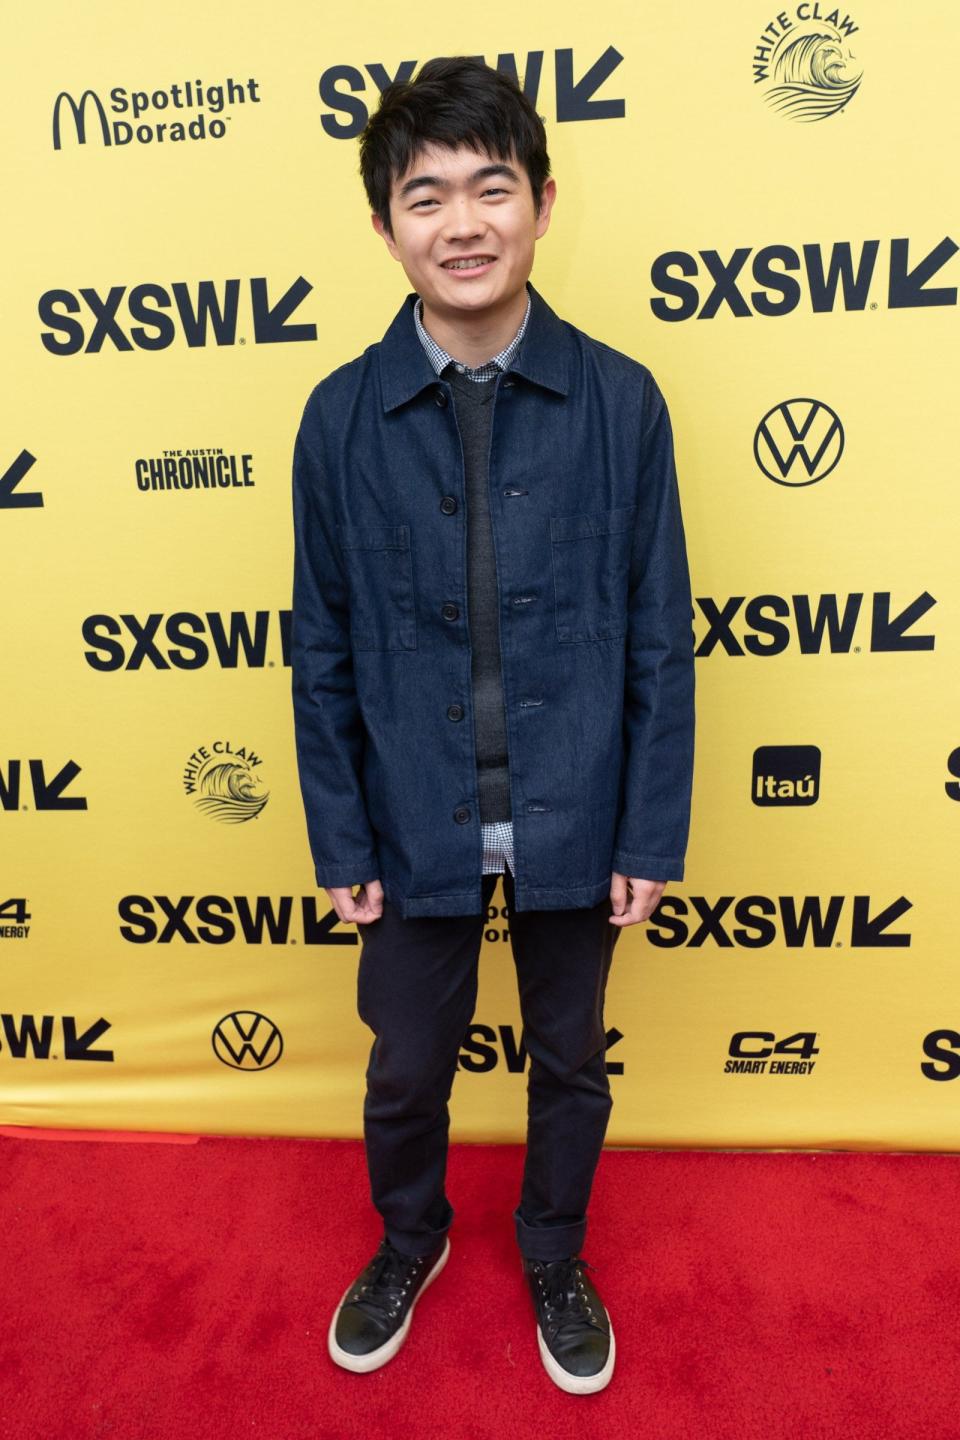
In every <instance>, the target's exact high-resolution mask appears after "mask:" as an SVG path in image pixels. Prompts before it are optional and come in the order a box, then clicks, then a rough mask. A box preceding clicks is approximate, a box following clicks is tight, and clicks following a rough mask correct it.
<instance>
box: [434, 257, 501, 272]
mask: <svg viewBox="0 0 960 1440" xmlns="http://www.w3.org/2000/svg"><path fill="white" fill-rule="evenodd" d="M496 258H497V257H496V255H468V256H464V258H463V259H462V260H444V262H443V266H442V268H443V269H444V270H476V269H478V268H479V267H480V266H481V265H490V264H492V262H493V261H494V260H496Z"/></svg>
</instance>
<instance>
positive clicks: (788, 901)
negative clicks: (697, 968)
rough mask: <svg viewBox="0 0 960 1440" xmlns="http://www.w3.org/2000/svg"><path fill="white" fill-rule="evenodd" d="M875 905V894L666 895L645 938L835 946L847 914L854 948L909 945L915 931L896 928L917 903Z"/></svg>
mask: <svg viewBox="0 0 960 1440" xmlns="http://www.w3.org/2000/svg"><path fill="white" fill-rule="evenodd" d="M848 901H849V902H850V903H849V904H848ZM872 905H873V901H872V899H871V897H870V896H869V895H854V896H852V897H851V896H848V895H828V896H824V895H800V896H797V895H741V896H736V895H719V896H717V898H716V899H711V898H710V897H709V896H707V895H688V896H683V895H664V896H663V898H662V899H661V900H660V903H659V904H658V906H657V908H656V909H655V910H654V912H653V914H652V915H651V917H650V919H649V920H648V922H647V925H646V927H645V930H644V938H645V939H646V941H647V943H648V944H650V945H655V946H657V948H658V949H664V950H671V949H675V948H676V947H677V946H680V945H686V946H690V947H691V948H692V949H699V948H700V947H701V946H703V945H706V944H707V943H708V942H712V943H713V944H714V945H716V946H718V947H719V948H721V949H725V950H729V949H732V948H733V947H734V946H742V947H743V948H744V949H747V950H759V949H763V948H765V947H766V946H768V945H775V944H782V945H786V946H787V947H788V949H799V948H801V947H803V946H812V947H814V948H817V949H825V950H829V949H832V948H833V947H834V946H837V945H842V944H843V943H844V942H843V941H842V940H840V939H839V938H838V936H839V934H840V933H842V932H841V930H840V922H841V920H842V918H843V916H844V914H845V913H846V914H848V915H849V917H850V930H849V935H850V940H849V944H850V947H851V949H854V950H883V949H905V948H907V947H908V946H909V945H910V942H911V938H912V937H911V934H910V932H909V931H906V930H902V931H892V932H891V926H893V925H895V924H896V923H897V921H898V920H900V919H901V917H902V916H904V915H905V914H906V913H907V911H908V910H911V909H912V908H913V905H912V902H911V901H910V900H908V899H907V897H906V896H905V895H901V896H899V897H898V899H896V900H894V901H893V902H892V903H891V904H889V905H886V906H884V907H883V908H882V909H879V910H875V911H874V912H873V913H871V907H872Z"/></svg>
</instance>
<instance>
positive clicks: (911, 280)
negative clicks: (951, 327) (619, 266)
mask: <svg viewBox="0 0 960 1440" xmlns="http://www.w3.org/2000/svg"><path fill="white" fill-rule="evenodd" d="M911 243H912V242H911V241H910V240H909V239H897V240H891V241H890V243H889V250H885V251H884V262H883V267H878V264H877V261H878V259H879V256H880V241H879V240H864V241H862V242H860V244H859V246H858V247H857V250H856V253H855V251H854V246H853V245H852V244H851V242H850V241H849V240H838V241H835V242H834V244H833V245H832V246H830V248H829V250H827V249H826V247H824V246H822V245H803V246H802V247H801V251H802V259H801V253H800V251H797V250H796V249H795V248H794V247H793V246H792V245H764V246H763V247H762V248H761V249H759V250H757V251H754V250H753V248H752V247H751V246H749V245H743V246H740V247H739V248H738V249H736V250H734V252H733V254H732V255H729V256H726V257H724V256H723V255H721V254H720V252H719V251H718V250H698V251H697V252H696V254H692V253H690V252H689V251H687V250H666V251H664V253H663V254H662V255H658V256H657V258H656V259H655V260H654V262H653V264H652V266H651V268H650V275H651V279H652V280H653V284H654V286H655V287H656V289H657V290H659V291H660V295H659V296H657V297H655V298H654V299H652V300H651V301H650V309H651V310H652V311H653V313H654V315H655V316H656V317H657V319H658V320H666V321H671V322H672V321H677V320H692V319H693V318H694V317H696V319H698V320H713V319H715V318H716V316H717V315H719V314H720V313H721V312H723V313H725V314H728V315H733V316H736V317H737V318H738V319H748V318H750V317H751V316H754V315H761V316H769V317H776V316H780V315H790V314H792V313H793V312H794V311H795V310H797V309H798V308H799V306H800V302H801V300H802V299H804V297H806V299H807V302H808V304H809V307H810V309H811V310H812V311H813V313H814V314H815V315H823V314H829V313H830V312H832V311H834V310H866V309H867V308H868V306H869V308H870V309H871V310H876V309H877V305H878V302H877V301H872V300H871V299H870V296H871V293H873V289H874V288H875V287H874V275H875V274H876V276H877V279H878V282H879V284H880V285H881V286H882V289H881V290H880V292H879V293H880V294H881V295H882V297H883V299H884V300H885V302H886V306H887V309H888V310H906V309H919V308H923V307H924V306H929V305H956V303H957V287H956V286H955V285H930V284H929V283H928V282H929V281H931V280H932V279H933V278H934V276H936V275H937V274H938V273H939V272H940V271H941V270H942V269H943V267H944V266H945V265H946V264H947V262H948V261H949V260H952V258H953V256H954V255H955V254H956V253H957V250H958V249H960V246H958V245H957V243H956V241H955V240H951V238H950V236H949V235H945V236H944V237H943V239H942V240H940V241H938V242H937V244H936V245H934V246H933V248H932V249H931V250H928V251H927V252H926V253H925V254H921V255H920V256H919V257H918V256H917V253H916V247H914V253H913V255H912V256H911V254H910V247H911ZM751 256H752V257H753V259H752V261H750V257H751ZM748 261H750V265H749V268H748V267H747V262H748ZM661 297H667V298H661Z"/></svg>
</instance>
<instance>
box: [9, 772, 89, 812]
mask: <svg viewBox="0 0 960 1440" xmlns="http://www.w3.org/2000/svg"><path fill="white" fill-rule="evenodd" d="M27 768H28V770H29V773H30V790H31V792H32V795H33V808H34V810H86V808H87V799H86V796H85V795H65V794H64V791H65V790H66V788H67V786H68V785H70V784H71V783H72V782H73V781H74V780H75V779H76V777H77V776H78V775H79V774H80V766H79V765H78V764H77V763H76V762H75V761H73V760H68V761H67V763H66V764H65V765H62V766H61V767H60V769H59V770H58V771H57V773H56V775H54V776H52V777H50V778H49V779H48V778H47V771H46V766H45V764H44V762H43V761H42V760H28V761H27ZM25 790H26V785H25V784H24V777H23V762H22V761H21V760H8V761H7V765H6V771H4V769H3V767H2V766H0V809H2V810H19V809H20V800H21V795H22V794H23V792H24V791H25ZM23 808H24V810H28V809H29V808H30V807H29V805H26V804H24V806H23Z"/></svg>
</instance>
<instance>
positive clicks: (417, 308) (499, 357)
mask: <svg viewBox="0 0 960 1440" xmlns="http://www.w3.org/2000/svg"><path fill="white" fill-rule="evenodd" d="M529 319H530V296H529V294H528V295H527V308H526V310H525V311H524V312H523V319H522V320H521V322H520V328H519V330H518V331H517V333H516V335H514V337H513V339H512V340H511V341H510V344H509V345H505V346H504V348H503V349H502V350H500V351H498V353H497V354H496V355H493V356H491V358H490V359H489V360H485V361H484V363H483V364H482V365H461V364H460V362H459V361H457V360H454V358H453V356H452V355H448V354H447V352H446V350H444V349H443V347H442V345H438V344H437V342H436V340H434V338H433V336H432V335H430V334H429V333H428V331H427V330H426V329H425V328H424V324H423V301H422V300H418V301H417V303H416V305H414V307H413V320H414V324H415V326H416V330H417V334H418V336H419V337H420V344H421V345H422V346H423V348H424V350H426V352H427V358H428V359H429V361H430V364H431V365H432V366H433V368H434V370H435V371H436V373H437V374H438V375H440V374H442V372H443V371H444V370H445V369H446V368H447V366H448V365H455V366H456V367H457V369H458V370H459V371H460V372H461V374H463V375H466V376H467V377H468V378H469V379H471V380H492V379H493V377H494V375H496V373H497V371H498V370H507V369H509V367H510V362H511V360H512V359H513V357H514V355H516V353H517V351H518V349H519V348H520V341H521V340H522V339H523V335H524V331H525V330H526V328H527V321H528V320H529Z"/></svg>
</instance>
